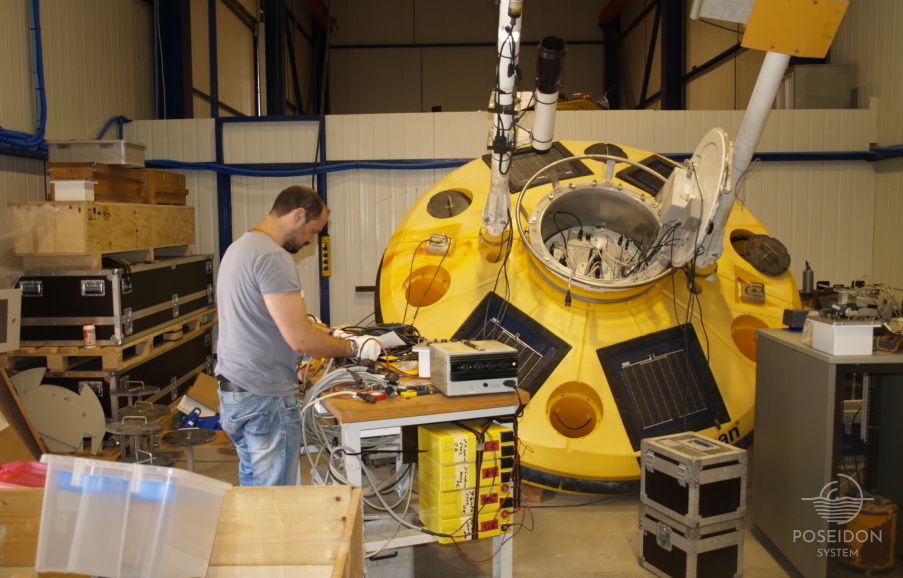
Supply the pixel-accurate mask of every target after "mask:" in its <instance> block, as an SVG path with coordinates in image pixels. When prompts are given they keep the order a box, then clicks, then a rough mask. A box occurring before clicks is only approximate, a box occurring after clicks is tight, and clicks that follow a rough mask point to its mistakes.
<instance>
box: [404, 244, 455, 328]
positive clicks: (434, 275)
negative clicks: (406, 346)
mask: <svg viewBox="0 0 903 578" xmlns="http://www.w3.org/2000/svg"><path fill="white" fill-rule="evenodd" d="M447 256H448V251H446V252H445V253H443V254H442V258H441V259H439V264H438V265H437V266H436V270H435V271H434V272H433V278H432V279H430V284H429V285H427V286H426V289H425V290H424V291H423V295H421V296H420V301H418V302H417V309H415V310H414V317H413V318H412V319H411V325H413V324H414V322H415V321H417V314H418V313H419V312H420V306H421V305H423V300H424V299H426V294H427V293H429V292H430V289H431V288H432V286H433V283H434V282H435V281H436V275H438V274H439V271H440V270H441V269H442V263H443V262H445V257H447ZM411 263H412V264H413V260H412V261H411ZM411 284H413V281H411V282H410V284H409V285H408V295H409V296H410V294H411V293H410V288H411ZM407 308H408V307H407V305H405V313H407Z"/></svg>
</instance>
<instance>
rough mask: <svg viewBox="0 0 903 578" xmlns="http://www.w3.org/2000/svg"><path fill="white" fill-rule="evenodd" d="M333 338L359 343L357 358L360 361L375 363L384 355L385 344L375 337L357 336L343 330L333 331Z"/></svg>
mask: <svg viewBox="0 0 903 578" xmlns="http://www.w3.org/2000/svg"><path fill="white" fill-rule="evenodd" d="M332 336H333V337H338V338H339V339H345V340H347V341H354V342H355V343H357V348H358V351H357V356H358V357H359V358H360V359H369V360H371V361H375V360H376V359H377V358H378V357H379V356H380V355H382V354H383V344H382V342H381V341H380V340H379V337H376V336H373V335H355V334H354V333H350V332H348V331H345V330H343V329H333V330H332Z"/></svg>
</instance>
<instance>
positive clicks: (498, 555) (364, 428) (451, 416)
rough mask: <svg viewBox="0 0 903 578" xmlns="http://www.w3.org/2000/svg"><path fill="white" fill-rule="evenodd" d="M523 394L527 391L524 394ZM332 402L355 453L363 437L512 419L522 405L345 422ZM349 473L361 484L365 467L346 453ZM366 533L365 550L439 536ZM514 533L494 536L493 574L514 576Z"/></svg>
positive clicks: (498, 577)
mask: <svg viewBox="0 0 903 578" xmlns="http://www.w3.org/2000/svg"><path fill="white" fill-rule="evenodd" d="M521 395H525V394H523V393H522V394H521ZM430 397H432V396H430ZM329 401H330V400H326V401H325V402H324V406H326V408H327V409H328V410H330V412H331V413H333V415H334V416H335V417H336V420H337V421H338V422H339V425H340V427H341V432H342V445H344V446H347V447H348V448H350V449H351V450H353V451H355V452H360V450H361V439H362V438H365V437H375V436H380V435H387V434H394V433H398V432H399V430H400V428H401V427H404V426H417V425H425V424H430V423H442V422H448V421H460V420H470V419H481V418H496V419H501V420H504V419H505V418H508V419H509V420H510V419H511V418H512V416H513V415H514V412H515V411H517V408H518V407H519V406H518V405H517V404H509V405H503V406H497V407H489V408H480V409H466V410H460V411H447V412H441V413H430V414H427V415H415V416H405V417H386V418H382V419H367V420H361V421H351V422H343V421H342V419H341V413H340V412H335V411H333V407H332V404H329ZM345 475H346V476H347V478H348V480H349V481H350V482H351V483H352V484H354V485H355V486H357V487H360V485H361V482H362V478H361V470H360V466H359V464H358V461H357V458H356V456H353V455H352V456H345ZM364 534H365V536H364V552H365V553H367V552H373V551H376V550H378V549H380V547H382V546H384V545H385V548H399V547H408V546H416V545H419V544H428V543H431V542H435V541H436V538H434V537H433V536H430V535H429V534H424V533H422V532H418V531H416V530H407V531H404V530H402V531H399V533H398V535H397V536H396V537H395V538H393V539H391V540H390V541H389V543H388V544H386V538H383V539H373V540H371V539H368V536H367V535H366V534H367V532H366V525H365V532H364ZM513 536H514V534H513V532H509V533H506V534H501V535H499V536H494V537H493V538H492V549H493V552H494V556H493V559H492V575H493V576H495V577H496V578H510V577H511V576H512V575H513V566H514V539H513Z"/></svg>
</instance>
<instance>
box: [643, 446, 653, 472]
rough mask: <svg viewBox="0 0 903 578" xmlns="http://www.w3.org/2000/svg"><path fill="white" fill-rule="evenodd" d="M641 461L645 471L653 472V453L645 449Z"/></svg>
mask: <svg viewBox="0 0 903 578" xmlns="http://www.w3.org/2000/svg"><path fill="white" fill-rule="evenodd" d="M643 463H644V464H645V466H646V471H647V472H654V471H655V453H654V452H650V451H648V450H647V451H646V456H645V458H644V459H643Z"/></svg>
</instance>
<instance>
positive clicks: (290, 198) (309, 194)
mask: <svg viewBox="0 0 903 578" xmlns="http://www.w3.org/2000/svg"><path fill="white" fill-rule="evenodd" d="M298 208H301V209H304V214H305V215H306V216H307V219H306V222H309V221H312V220H313V219H317V218H319V217H320V215H322V214H323V210H324V209H326V204H325V203H324V202H323V199H321V198H320V195H318V194H317V191H315V190H313V189H312V188H310V187H305V186H303V185H295V186H293V187H289V188H287V189H285V190H284V191H282V192H281V193H279V196H278V197H276V202H274V203H273V208H272V209H270V214H271V215H273V216H274V217H282V216H285V215H287V214H289V213H291V212H292V211H294V210H295V209H298Z"/></svg>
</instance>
